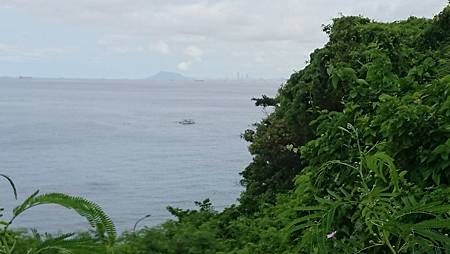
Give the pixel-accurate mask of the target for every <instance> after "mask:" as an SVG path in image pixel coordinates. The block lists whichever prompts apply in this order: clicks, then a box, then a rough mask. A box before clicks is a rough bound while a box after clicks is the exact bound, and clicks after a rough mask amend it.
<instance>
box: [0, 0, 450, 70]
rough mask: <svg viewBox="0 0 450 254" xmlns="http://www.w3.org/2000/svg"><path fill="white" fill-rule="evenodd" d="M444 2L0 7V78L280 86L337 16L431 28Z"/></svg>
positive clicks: (85, 0) (88, 2)
mask: <svg viewBox="0 0 450 254" xmlns="http://www.w3.org/2000/svg"><path fill="white" fill-rule="evenodd" d="M446 4H448V1H447V0H428V1H422V0H397V1H388V0H379V1H373V0H342V1H329V0H328V1H327V0H314V1H312V0H285V1H280V2H276V1H269V0H260V1H257V0H248V1H237V0H228V1H225V0H214V1H206V0H185V1H181V0H176V1H161V0H145V1H144V0H108V1H106V0H76V1H75V0H68V1H54V0H33V1H24V0H0V33H1V34H2V36H1V37H0V76H15V77H18V76H33V77H50V78H56V77H65V78H131V79H136V78H146V77H148V76H150V75H153V74H155V73H157V72H159V71H169V72H177V73H181V74H183V75H185V76H189V77H196V78H206V79H209V78H216V79H217V78H228V79H233V78H234V79H245V78H287V77H289V75H290V74H291V73H292V72H293V71H295V70H299V69H301V68H302V67H304V65H305V62H306V61H307V60H308V58H309V54H310V53H311V52H312V51H313V50H314V49H315V48H318V47H321V46H322V45H323V44H324V43H325V42H326V41H327V37H326V35H325V34H324V33H323V32H322V31H321V25H322V24H329V23H331V20H332V18H334V17H337V16H339V15H340V14H343V15H360V14H361V15H363V16H366V17H369V18H371V19H375V20H377V21H394V20H402V19H406V18H408V17H409V16H411V15H413V16H418V17H427V18H431V17H432V16H434V15H435V14H437V13H438V12H439V11H440V10H442V8H443V7H444V6H445V5H446Z"/></svg>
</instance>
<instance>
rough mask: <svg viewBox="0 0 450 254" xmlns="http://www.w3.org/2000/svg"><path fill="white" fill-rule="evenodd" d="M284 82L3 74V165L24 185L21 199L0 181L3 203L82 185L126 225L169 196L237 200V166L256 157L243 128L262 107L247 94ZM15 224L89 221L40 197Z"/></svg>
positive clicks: (220, 202) (51, 227) (170, 200)
mask: <svg viewBox="0 0 450 254" xmlns="http://www.w3.org/2000/svg"><path fill="white" fill-rule="evenodd" d="M280 84H281V81H205V82H194V81H191V82H155V81H130V80H43V79H39V80H37V79H32V80H25V79H22V80H13V79H0V173H4V174H7V175H9V176H10V177H11V178H13V179H14V182H15V183H16V185H17V188H18V193H19V200H18V201H15V200H14V199H13V198H12V195H10V193H11V192H10V191H9V189H8V187H7V182H6V181H4V182H0V193H1V194H0V205H1V206H3V207H5V209H6V210H10V209H12V208H13V207H14V206H15V205H17V204H18V203H19V202H20V201H22V200H24V199H25V198H26V197H27V196H28V195H30V194H31V193H33V192H34V191H35V190H37V189H39V190H40V191H41V192H42V193H45V192H54V191H57V192H64V193H68V194H71V195H81V196H83V197H85V198H87V199H90V200H93V201H95V202H97V203H98V204H100V205H101V206H102V207H103V208H104V209H105V210H106V212H107V213H108V214H109V215H110V216H111V217H112V218H113V220H114V222H115V223H116V226H117V227H118V229H119V230H120V231H123V230H127V229H131V228H132V227H133V224H134V222H135V221H136V220H137V219H138V218H140V217H141V216H143V215H145V214H149V213H150V214H151V217H150V218H149V219H147V220H146V221H145V222H143V223H142V226H144V225H147V226H152V225H157V224H159V223H161V222H163V221H165V220H166V219H168V218H171V216H170V214H169V213H168V212H167V211H166V206H168V205H170V206H175V207H180V208H192V207H194V205H193V203H194V201H196V200H199V201H200V200H203V199H205V198H210V199H211V200H212V202H213V204H214V206H215V207H216V208H217V209H219V210H220V209H222V208H224V207H225V206H228V205H230V204H232V203H235V202H236V199H237V198H238V197H239V193H240V192H241V191H242V187H241V186H240V184H239V180H240V176H239V172H241V171H242V170H243V169H244V168H245V166H246V165H247V164H248V163H249V162H250V161H251V156H250V155H249V153H248V151H247V145H248V144H247V143H246V142H245V141H244V140H242V139H241V138H240V134H241V133H242V132H243V131H244V130H245V129H246V128H248V127H250V126H251V124H252V123H254V122H257V121H258V120H259V119H261V118H262V117H263V116H264V114H265V113H264V112H263V111H262V110H261V109H260V108H257V107H255V106H254V104H253V103H252V101H250V99H251V98H252V97H257V96H260V95H261V94H268V95H274V94H275V93H276V90H277V89H278V87H279V86H280ZM183 119H193V120H194V121H195V122H196V123H195V124H192V125H181V124H179V123H178V122H179V121H182V120H183ZM1 181H3V180H1ZM5 216H9V214H8V213H6V215H5ZM16 227H31V228H37V229H38V230H40V231H48V232H53V233H54V232H58V231H60V230H61V231H77V230H82V229H86V228H87V223H86V222H85V221H84V220H83V219H81V218H79V217H78V216H76V215H75V214H74V213H72V212H70V211H67V210H65V209H62V208H59V207H56V206H42V207H36V208H33V209H31V210H29V211H27V212H26V213H25V214H24V215H23V216H22V217H20V218H19V219H18V220H17V221H16Z"/></svg>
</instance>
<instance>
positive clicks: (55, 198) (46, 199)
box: [13, 191, 117, 247]
mask: <svg viewBox="0 0 450 254" xmlns="http://www.w3.org/2000/svg"><path fill="white" fill-rule="evenodd" d="M38 194H39V192H38V191H37V192H35V193H33V194H32V195H31V196H30V197H29V198H27V199H26V200H25V201H24V202H23V203H22V204H21V205H19V206H17V207H16V208H15V209H14V211H13V214H14V218H16V217H17V216H19V215H20V214H21V213H23V212H24V211H26V210H28V209H30V208H31V207H34V206H38V205H44V204H55V205H60V206H63V207H65V208H68V209H73V210H75V212H77V213H78V214H79V215H81V216H83V217H84V218H86V219H87V221H88V222H89V224H90V225H91V226H92V227H93V228H94V229H95V232H96V234H97V236H98V237H99V238H100V240H101V241H102V242H103V243H104V244H105V245H106V246H108V247H112V246H113V245H114V243H115V240H116V235H117V233H116V228H115V226H114V223H113V222H112V220H111V218H110V217H109V216H108V215H106V213H105V212H104V211H103V210H102V208H101V207H100V206H99V205H97V204H96V203H94V202H92V201H89V200H86V199H84V198H82V197H73V196H70V195H66V194H63V193H47V194H42V195H38ZM14 218H13V219H14Z"/></svg>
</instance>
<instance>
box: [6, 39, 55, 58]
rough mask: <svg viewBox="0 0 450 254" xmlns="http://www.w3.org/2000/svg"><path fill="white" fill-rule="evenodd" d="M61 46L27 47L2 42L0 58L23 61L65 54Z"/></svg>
mask: <svg viewBox="0 0 450 254" xmlns="http://www.w3.org/2000/svg"><path fill="white" fill-rule="evenodd" d="M63 52H64V50H63V49H61V48H26V47H18V46H14V45H9V44H4V43H0V60H6V61H12V62H22V61H30V60H42V59H44V58H48V57H54V56H58V55H61V54H63Z"/></svg>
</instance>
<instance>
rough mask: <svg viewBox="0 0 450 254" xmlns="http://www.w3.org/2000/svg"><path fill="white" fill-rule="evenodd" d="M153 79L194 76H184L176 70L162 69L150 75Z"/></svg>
mask: <svg viewBox="0 0 450 254" xmlns="http://www.w3.org/2000/svg"><path fill="white" fill-rule="evenodd" d="M147 79H151V80H191V79H192V78H189V77H186V76H183V75H181V74H179V73H176V72H168V71H160V72H158V73H156V74H155V75H153V76H150V77H148V78H147Z"/></svg>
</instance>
